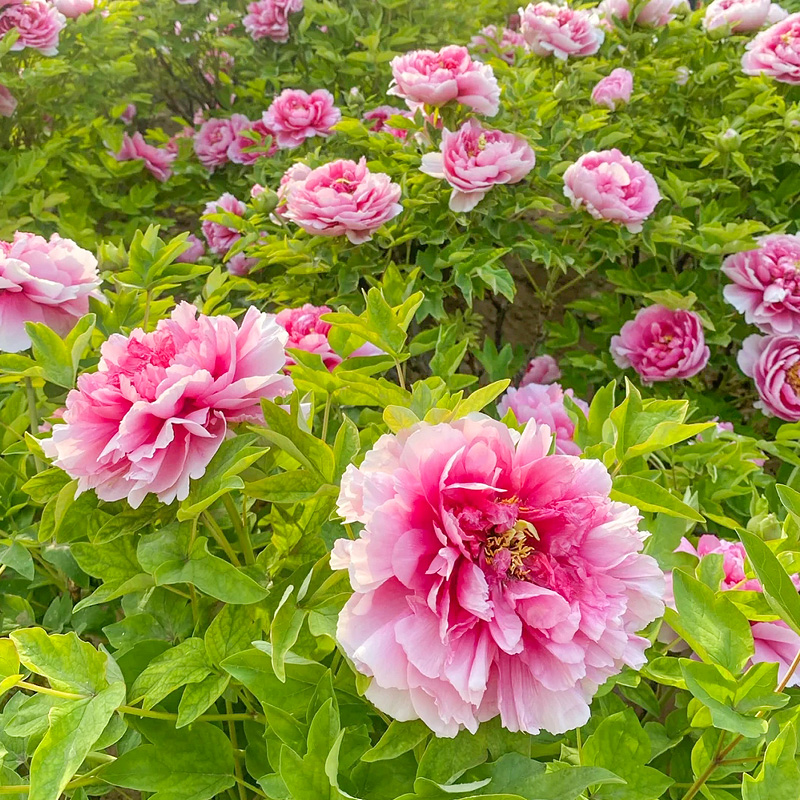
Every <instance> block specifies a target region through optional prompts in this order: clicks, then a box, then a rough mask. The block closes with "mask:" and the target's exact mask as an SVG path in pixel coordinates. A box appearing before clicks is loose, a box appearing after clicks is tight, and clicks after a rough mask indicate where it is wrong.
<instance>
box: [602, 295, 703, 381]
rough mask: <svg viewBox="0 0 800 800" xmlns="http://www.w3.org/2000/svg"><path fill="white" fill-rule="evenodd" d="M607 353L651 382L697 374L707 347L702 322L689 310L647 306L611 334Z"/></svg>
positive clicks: (619, 363) (618, 364)
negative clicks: (609, 352) (609, 351)
mask: <svg viewBox="0 0 800 800" xmlns="http://www.w3.org/2000/svg"><path fill="white" fill-rule="evenodd" d="M611 355H612V357H613V358H614V363H615V364H616V365H617V366H618V367H620V368H621V369H627V368H628V367H633V368H634V369H635V370H636V372H638V373H639V375H641V376H642V380H643V381H644V383H653V382H655V381H671V380H676V379H680V380H682V379H684V378H691V377H692V375H697V373H698V372H700V371H701V370H702V369H703V367H705V365H706V364H707V363H708V358H709V356H710V351H709V349H708V347H706V339H705V336H704V335H703V323H702V321H701V320H700V317H699V316H698V315H697V314H695V313H694V312H693V311H684V310H682V309H678V310H676V311H673V310H672V309H669V308H665V307H664V306H648V307H647V308H641V309H639V311H638V313H637V314H636V317H635V318H634V319H632V320H628V322H626V323H625V324H624V325H623V326H622V330H621V331H620V332H619V335H618V336H612V337H611Z"/></svg>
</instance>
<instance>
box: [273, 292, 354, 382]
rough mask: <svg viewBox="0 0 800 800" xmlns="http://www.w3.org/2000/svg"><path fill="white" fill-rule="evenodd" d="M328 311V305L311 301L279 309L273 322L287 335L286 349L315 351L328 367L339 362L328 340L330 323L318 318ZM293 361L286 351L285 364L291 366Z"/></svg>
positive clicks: (339, 358) (332, 366)
mask: <svg viewBox="0 0 800 800" xmlns="http://www.w3.org/2000/svg"><path fill="white" fill-rule="evenodd" d="M330 313H331V309H330V308H328V306H312V305H311V303H306V304H305V305H304V306H302V307H301V308H286V309H284V310H283V311H281V312H280V313H279V314H278V315H277V316H276V317H275V322H277V323H278V325H280V326H281V327H282V328H284V329H285V330H286V333H287V334H288V335H289V341H288V342H287V343H286V349H287V350H305V351H306V352H307V353H317V354H318V355H319V356H320V357H321V358H322V363H323V364H325V366H326V367H327V368H328V369H333V368H334V367H336V366H338V365H339V364H341V363H342V358H341V356H340V355H338V353H336V352H334V350H333V348H332V347H331V346H330V344H329V342H328V332H329V331H330V329H331V324H330V322H323V321H322V320H321V319H320V317H321V316H322V315H323V314H330ZM294 363H295V361H294V359H293V358H292V357H291V355H289V354H288V353H287V354H286V364H287V365H289V366H291V365H292V364H294Z"/></svg>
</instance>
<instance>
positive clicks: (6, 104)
mask: <svg viewBox="0 0 800 800" xmlns="http://www.w3.org/2000/svg"><path fill="white" fill-rule="evenodd" d="M16 110H17V98H16V97H14V95H13V94H11V92H10V91H9V90H8V87H6V86H3V85H2V84H0V117H10V116H11V115H12V114H13V113H14V112H15V111H16Z"/></svg>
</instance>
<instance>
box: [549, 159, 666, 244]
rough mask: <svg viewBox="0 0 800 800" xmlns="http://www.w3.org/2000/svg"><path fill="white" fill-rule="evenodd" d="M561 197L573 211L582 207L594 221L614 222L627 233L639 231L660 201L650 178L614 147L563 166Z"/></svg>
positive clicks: (656, 188) (640, 166)
mask: <svg viewBox="0 0 800 800" xmlns="http://www.w3.org/2000/svg"><path fill="white" fill-rule="evenodd" d="M564 194H565V195H566V196H567V198H568V199H569V200H570V201H571V203H572V205H573V207H574V208H580V207H581V206H584V207H585V208H586V210H587V211H588V212H589V213H590V214H591V215H592V216H593V217H594V218H595V219H605V220H608V221H609V222H617V223H619V224H620V225H624V226H625V227H626V228H627V229H628V230H629V231H630V232H631V233H637V232H638V231H640V230H641V229H642V223H643V222H644V221H645V220H646V219H647V218H648V217H649V216H650V214H652V213H653V209H654V208H655V207H656V205H657V204H658V201H659V200H661V195H660V194H659V191H658V186H657V185H656V182H655V180H654V178H653V176H652V175H651V174H650V173H649V172H648V171H647V170H646V169H645V168H644V167H643V166H642V165H641V164H640V163H639V162H638V161H633V160H632V159H631V158H629V157H628V156H626V155H623V154H622V153H621V152H620V151H619V150H617V148H616V147H615V148H614V149H612V150H601V151H600V152H597V151H594V150H593V151H591V152H589V153H584V154H583V155H582V156H581V157H580V158H579V159H578V160H577V161H576V162H575V163H574V164H571V165H570V166H569V167H567V171H566V172H565V173H564Z"/></svg>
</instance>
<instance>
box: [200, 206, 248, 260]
mask: <svg viewBox="0 0 800 800" xmlns="http://www.w3.org/2000/svg"><path fill="white" fill-rule="evenodd" d="M245 211H247V206H246V205H245V204H244V203H243V202H242V201H241V200H237V199H236V198H235V197H234V196H233V195H232V194H231V193H230V192H225V194H223V195H222V197H220V198H219V200H212V201H211V202H209V203H206V207H205V209H204V210H203V214H220V213H222V212H227V213H229V214H235V215H236V216H237V217H243V216H244V214H245ZM201 228H202V230H203V236H205V237H206V241H207V242H208V249H209V250H210V251H211V252H212V253H216V254H217V255H218V256H224V255H225V254H226V253H227V252H228V250H230V249H231V247H233V245H234V244H235V243H236V242H238V241H239V239H241V238H242V234H241V233H240V232H239V231H237V230H236V228H230V227H228V226H227V225H223V223H221V222H214V221H212V220H210V219H204V220H203V223H202V225H201Z"/></svg>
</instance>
